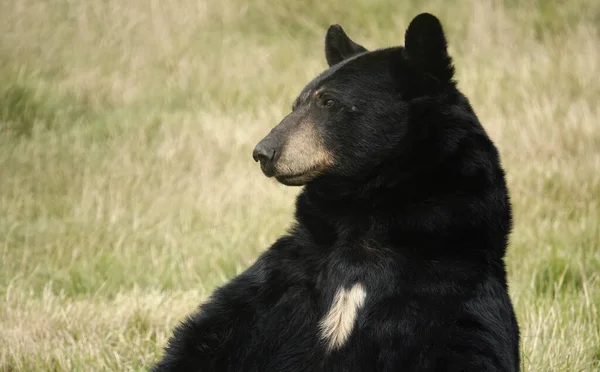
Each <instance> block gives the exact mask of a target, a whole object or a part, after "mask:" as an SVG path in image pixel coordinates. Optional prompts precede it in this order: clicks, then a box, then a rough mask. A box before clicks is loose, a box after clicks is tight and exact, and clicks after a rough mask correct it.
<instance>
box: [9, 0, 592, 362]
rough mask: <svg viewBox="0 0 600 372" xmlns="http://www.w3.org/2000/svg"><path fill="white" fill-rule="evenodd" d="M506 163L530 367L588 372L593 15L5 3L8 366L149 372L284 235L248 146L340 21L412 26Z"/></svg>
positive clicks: (526, 5)
mask: <svg viewBox="0 0 600 372" xmlns="http://www.w3.org/2000/svg"><path fill="white" fill-rule="evenodd" d="M423 10H426V11H430V12H433V13H436V14H438V15H439V16H440V17H441V18H442V20H443V22H444V24H445V25H446V28H447V31H448V33H449V36H450V42H451V51H452V53H453V54H454V55H455V57H456V58H455V59H456V64H457V70H458V78H459V85H460V87H461V88H462V89H463V91H464V92H465V93H466V94H467V95H468V96H469V97H470V98H471V100H472V103H473V105H474V107H475V109H476V110H477V112H478V114H479V116H480V119H481V120H482V122H483V123H484V125H485V126H486V128H487V129H488V131H489V133H490V135H491V136H492V137H493V138H494V139H495V141H496V143H497V145H498V147H499V148H500V151H501V153H502V157H503V162H504V165H505V167H506V170H507V174H508V179H509V184H510V187H511V191H512V198H513V203H514V206H515V231H514V234H513V236H512V242H511V246H510V250H509V257H508V268H509V274H510V285H511V291H512V295H513V298H514V302H515V305H516V308H517V311H518V317H519V320H520V323H521V327H522V334H523V344H522V353H523V367H524V370H525V371H544V372H545V371H565V372H566V371H569V372H570V371H596V370H600V314H598V312H599V309H600V275H599V273H600V104H599V102H600V81H599V78H598V77H599V76H600V30H599V28H598V26H597V25H598V23H599V20H600V5H598V4H597V2H596V1H594V0H577V1H573V2H561V3H556V4H554V3H552V2H543V1H541V0H539V2H534V1H533V0H529V1H525V2H515V1H509V0H506V1H505V2H504V3H501V2H495V1H477V2H475V1H474V2H457V3H456V4H451V5H450V4H449V2H445V1H442V0H438V1H429V2H427V4H424V2H418V1H403V2H397V1H391V0H389V1H388V0H377V1H368V0H356V1H353V4H352V5H351V6H350V5H348V4H347V3H346V2H343V1H330V2H321V1H317V0H309V1H306V2H302V3H300V2H297V3H294V2H276V3H275V2H271V1H268V0H256V1H253V2H252V3H251V4H246V2H243V1H241V0H225V1H218V0H200V1H193V0H181V1H178V2H177V3H176V4H175V3H166V2H159V1H158V0H133V1H129V2H123V1H116V0H88V1H85V2H84V1H75V0H56V1H50V0H41V1H37V0H12V1H4V2H0V370H2V371H88V370H143V369H144V368H145V367H146V366H147V365H148V364H149V363H150V362H151V361H152V360H155V359H156V358H157V357H158V355H159V353H160V350H161V347H162V346H163V345H164V342H165V340H166V338H167V337H168V336H169V334H170V332H171V329H172V327H173V326H174V324H176V322H177V321H178V320H180V319H181V318H182V317H183V316H184V315H185V314H187V313H189V312H191V311H192V310H194V308H195V307H196V305H197V304H198V302H199V301H201V300H202V299H203V298H205V296H206V295H207V294H208V293H210V292H211V291H212V290H213V289H214V288H215V286H217V285H219V284H221V283H223V282H224V281H225V280H227V279H228V278H231V277H232V276H233V275H235V274H236V273H239V272H240V271H241V270H243V269H244V268H245V267H246V266H247V265H248V264H249V263H250V262H252V261H253V259H254V257H256V255H257V254H258V253H259V252H260V251H261V250H263V249H265V248H266V247H267V246H268V245H269V244H270V243H271V242H272V241H273V240H274V239H275V238H276V237H277V236H279V235H280V234H281V233H282V232H283V231H284V229H285V228H286V227H287V226H288V224H289V223H290V221H291V213H292V211H293V199H294V195H295V194H296V193H297V192H298V189H295V188H285V187H283V186H280V185H277V184H275V183H274V182H272V181H270V180H267V179H265V178H264V177H263V176H262V175H261V173H260V171H259V170H258V168H257V167H256V165H255V164H254V162H253V161H252V159H251V156H250V152H251V149H252V147H253V145H254V144H255V143H256V142H257V141H258V140H259V139H260V138H261V137H262V135H264V134H265V133H266V131H267V130H268V128H270V127H271V126H273V125H274V124H276V123H277V122H278V120H279V119H280V118H281V117H282V115H283V114H284V113H285V112H286V111H287V110H288V108H289V106H290V104H291V101H292V99H293V97H294V96H295V94H296V93H297V92H298V91H299V90H300V88H301V87H302V86H303V85H304V83H306V82H307V81H308V80H309V79H310V78H312V77H313V76H314V75H315V74H316V73H318V72H319V71H320V70H322V69H323V68H324V66H325V63H324V56H323V52H322V43H323V36H324V31H325V29H326V27H327V26H328V24H330V23H341V24H342V25H343V26H344V27H345V28H346V30H347V31H348V32H349V34H350V35H351V36H352V37H353V38H355V39H356V40H358V41H360V42H361V43H364V45H366V46H368V47H370V48H374V47H379V46H387V45H393V44H401V43H402V42H403V41H402V36H403V30H404V29H405V27H406V26H407V22H408V21H409V20H410V18H411V17H412V16H414V15H415V14H417V13H418V12H419V11H423Z"/></svg>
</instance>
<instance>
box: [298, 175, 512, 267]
mask: <svg viewBox="0 0 600 372" xmlns="http://www.w3.org/2000/svg"><path fill="white" fill-rule="evenodd" d="M499 172H500V174H499V176H500V177H501V181H502V182H495V183H490V182H487V180H477V179H475V178H468V177H467V178H465V177H460V176H458V175H456V174H446V175H444V172H443V171H441V170H440V171H439V172H434V173H431V175H430V176H429V177H425V178H423V179H422V181H421V182H410V183H403V182H408V181H414V180H399V179H396V180H390V179H383V178H380V179H377V178H374V179H373V180H372V181H371V182H370V183H369V184H365V185H364V187H351V186H350V185H342V184H341V183H337V184H329V183H328V184H327V185H323V184H309V185H307V186H306V187H305V188H304V190H303V191H302V192H301V194H300V195H299V196H298V199H297V202H296V219H297V223H298V226H297V229H300V230H302V231H304V232H305V233H306V234H308V235H309V236H310V238H311V239H312V241H314V242H315V243H316V244H319V245H323V246H324V247H327V246H337V245H340V244H342V245H343V244H344V243H348V244H352V243H353V242H356V241H364V240H368V241H373V240H376V242H375V243H377V244H378V245H380V246H382V247H386V248H390V247H393V248H395V249H396V250H398V252H400V253H404V254H419V255H424V256H428V255H430V256H431V258H432V259H440V258H441V257H440V254H441V255H448V256H451V257H456V256H459V257H463V258H474V259H478V258H482V259H483V258H485V259H486V260H487V259H489V258H490V257H497V258H500V259H501V258H502V257H503V256H504V253H505V249H506V244H507V240H508V234H509V233H510V229H511V208H510V203H509V200H508V194H507V190H506V186H505V184H504V180H503V173H502V171H501V169H499ZM394 181H397V182H394ZM331 185H335V186H331ZM409 185H412V186H409ZM440 185H444V187H440ZM327 186H330V187H327ZM341 186H343V188H342V187H341ZM465 190H468V192H465ZM465 247H468V248H465ZM473 247H477V249H473ZM465 250H467V251H465Z"/></svg>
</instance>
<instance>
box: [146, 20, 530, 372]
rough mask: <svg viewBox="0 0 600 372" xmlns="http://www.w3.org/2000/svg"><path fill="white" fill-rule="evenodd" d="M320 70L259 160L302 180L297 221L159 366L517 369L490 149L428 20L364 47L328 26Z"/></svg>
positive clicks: (440, 36) (211, 303)
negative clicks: (391, 42)
mask: <svg viewBox="0 0 600 372" xmlns="http://www.w3.org/2000/svg"><path fill="white" fill-rule="evenodd" d="M325 55H326V60H327V63H328V64H329V68H328V69H327V70H326V71H324V72H323V73H321V75H319V76H318V77H316V78H315V79H314V80H313V81H311V82H310V83H309V84H308V85H307V86H306V87H305V88H304V90H303V91H302V92H301V94H300V95H299V96H298V97H297V98H296V100H295V102H294V104H293V107H292V112H291V113H290V114H289V115H287V116H286V117H285V118H284V119H283V120H282V121H281V123H280V124H279V125H277V126H276V127H275V128H273V129H272V130H271V132H270V133H269V134H268V135H267V136H266V137H265V138H264V139H262V140H261V141H260V142H259V143H258V145H256V148H255V149H254V152H253V157H254V159H255V160H256V161H259V162H260V166H261V169H262V171H263V173H264V174H265V175H266V176H268V177H275V178H276V179H277V180H278V181H279V182H280V183H282V184H284V185H296V186H303V187H304V188H303V190H302V191H301V193H300V194H299V196H298V198H297V201H296V223H295V224H294V226H293V227H292V228H291V229H290V230H289V232H288V233H287V234H286V235H284V236H282V237H281V238H279V239H278V240H277V241H276V242H275V243H274V244H273V245H272V246H271V247H270V248H269V249H268V250H267V251H266V252H264V253H263V254H262V255H261V256H260V257H259V258H258V260H257V261H256V262H255V263H254V264H253V265H252V266H251V267H249V268H248V269H247V270H246V271H245V272H243V273H242V274H241V275H239V276H237V277H236V278H234V279H232V280H231V281H230V282H228V283H227V284H225V285H224V286H222V287H221V288H219V289H217V290H216V291H215V292H214V293H213V294H212V296H211V297H210V299H209V300H208V301H207V302H206V303H204V304H203V305H202V306H201V308H200V310H199V311H198V312H197V313H196V314H194V315H192V316H190V317H189V318H188V319H187V320H186V321H184V322H183V323H182V324H181V325H179V326H178V327H177V328H176V330H175V332H174V335H173V336H172V338H171V339H170V341H169V344H168V346H167V347H166V350H165V356H164V357H163V359H162V360H161V361H159V362H158V363H157V364H156V365H155V366H154V367H153V370H154V371H156V372H162V371H165V372H166V371H181V372H183V371H232V372H233V371H245V372H251V371H286V372H293V371H324V372H325V371H327V372H336V371H340V372H341V371H344V372H353V371H382V372H383V371H386V372H387V371H402V372H411V371H414V372H416V371H419V372H426V371H457V372H458V371H486V372H500V371H503V372H504V371H519V369H520V367H519V328H518V324H517V321H516V318H515V314H514V311H513V307H512V304H511V300H510V298H509V295H508V285H507V277H506V270H505V264H504V256H505V251H506V247H507V240H508V236H509V234H510V231H511V226H512V217H511V205H510V200H509V196H508V191H507V186H506V182H505V176H504V171H503V169H502V167H501V164H500V160H499V155H498V152H497V149H496V147H495V146H494V144H493V143H492V141H491V140H490V138H489V137H488V136H487V134H486V132H485V130H484V129H483V127H482V126H481V124H480V123H479V121H478V119H477V116H476V115H475V113H474V112H473V109H472V108H471V105H470V104H469V101H468V100H467V98H466V97H465V96H464V95H463V94H462V93H460V92H459V90H458V89H457V86H456V82H455V80H454V77H453V76H454V67H453V64H452V60H451V58H450V56H449V55H448V52H447V43H446V37H445V35H444V31H443V28H442V25H441V24H440V22H439V21H438V19H437V18H436V17H435V16H433V15H430V14H426V13H425V14H421V15H418V16H417V17H416V18H415V19H413V20H412V22H411V23H410V25H409V27H408V29H407V31H406V33H405V43H404V47H402V46H398V47H393V48H387V49H379V50H375V51H367V50H366V49H365V48H364V47H362V46H361V45H359V44H356V43H355V42H353V41H352V40H351V39H350V38H348V36H347V35H346V34H345V32H344V30H343V29H342V28H341V27H340V26H338V25H333V26H331V27H330V28H329V30H328V31H327V35H326V38H325Z"/></svg>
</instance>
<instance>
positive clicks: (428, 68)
mask: <svg viewBox="0 0 600 372" xmlns="http://www.w3.org/2000/svg"><path fill="white" fill-rule="evenodd" d="M404 47H405V50H406V53H407V54H408V58H409V59H410V60H412V61H413V62H414V64H415V66H418V67H419V68H421V69H422V70H423V71H424V72H425V73H427V74H429V75H431V76H433V77H435V78H436V79H438V80H441V81H450V80H452V77H453V76H454V67H453V66H452V59H451V58H450V56H449V55H448V50H447V43H446V36H445V35H444V29H443V28H442V24H441V23H440V21H439V20H438V19H437V18H436V17H435V16H434V15H431V14H429V13H422V14H419V15H418V16H416V17H415V18H414V19H413V20H412V21H411V22H410V25H409V26H408V29H407V30H406V34H405V35H404Z"/></svg>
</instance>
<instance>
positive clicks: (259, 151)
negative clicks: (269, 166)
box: [252, 141, 275, 163]
mask: <svg viewBox="0 0 600 372" xmlns="http://www.w3.org/2000/svg"><path fill="white" fill-rule="evenodd" d="M252 157H253V158H254V161H260V162H261V163H268V162H270V161H271V160H273V158H274V157H275V147H274V146H270V144H269V143H266V141H260V142H259V143H258V145H256V147H255V148H254V151H252Z"/></svg>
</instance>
